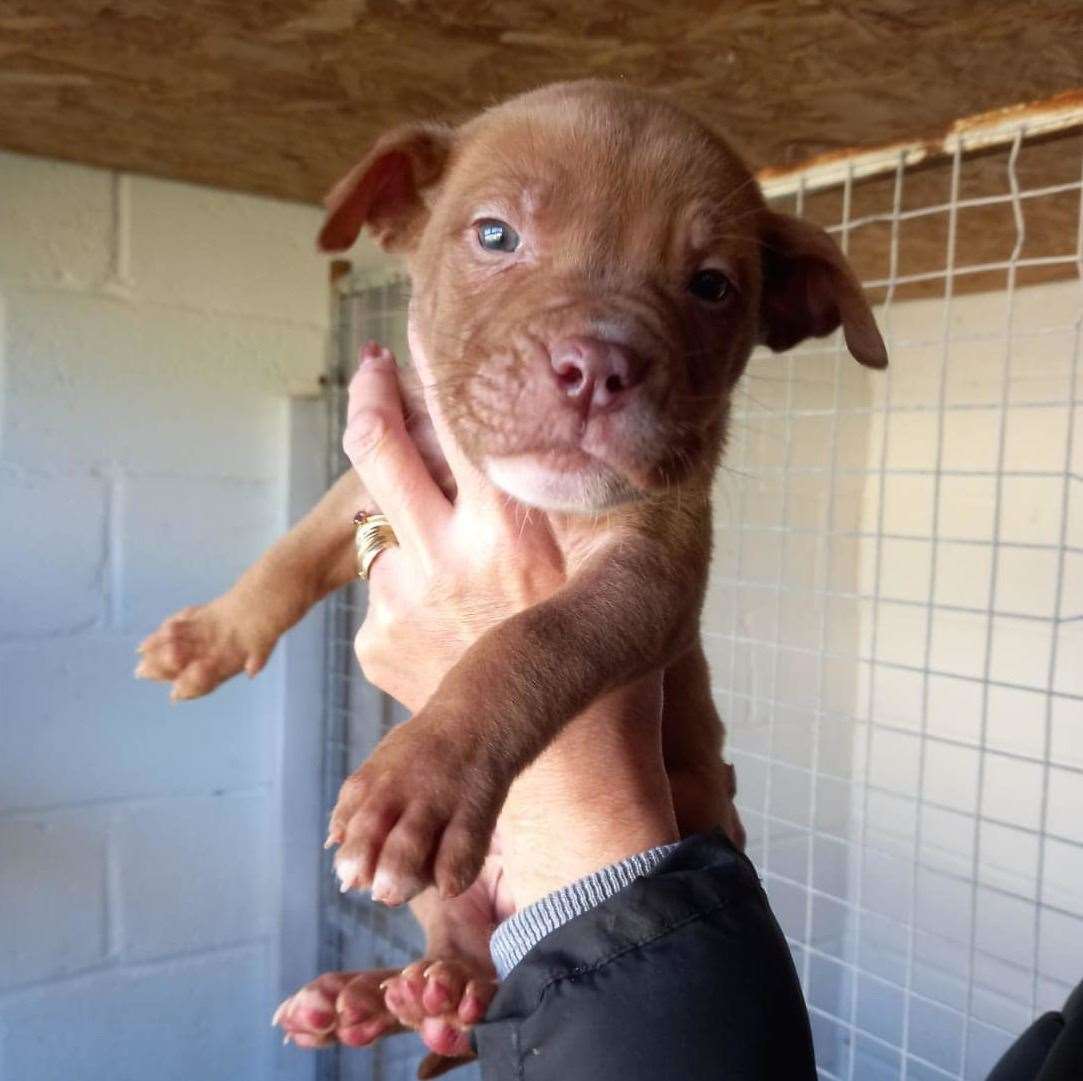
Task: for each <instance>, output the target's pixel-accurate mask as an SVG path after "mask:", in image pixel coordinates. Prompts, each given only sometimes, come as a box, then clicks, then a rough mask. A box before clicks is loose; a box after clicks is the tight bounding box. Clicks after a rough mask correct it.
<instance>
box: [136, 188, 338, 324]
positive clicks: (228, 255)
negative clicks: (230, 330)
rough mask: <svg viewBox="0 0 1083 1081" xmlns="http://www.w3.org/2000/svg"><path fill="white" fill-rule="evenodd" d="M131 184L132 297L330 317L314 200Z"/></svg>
mask: <svg viewBox="0 0 1083 1081" xmlns="http://www.w3.org/2000/svg"><path fill="white" fill-rule="evenodd" d="M128 192H129V198H130V200H131V206H130V211H131V218H130V220H131V238H130V249H131V254H130V264H129V265H130V272H131V279H132V285H133V289H134V295H135V297H136V298H137V300H138V301H144V300H146V301H153V302H156V303H160V304H174V305H179V306H181V307H187V308H198V309H201V310H203V311H207V312H227V313H230V314H234V315H244V316H249V317H255V318H258V319H273V320H281V321H291V322H296V323H308V324H311V325H315V326H319V327H326V326H327V325H328V321H329V318H330V289H329V285H328V277H327V274H328V259H327V257H326V256H324V255H321V254H319V253H318V252H317V250H316V234H317V233H318V232H319V229H320V225H321V223H322V221H323V211H322V210H321V209H320V208H319V207H315V206H306V205H303V204H301V203H287V202H281V201H279V200H276V199H265V198H259V197H257V196H253V195H242V194H240V193H238V192H227V191H219V190H216V189H215V188H206V187H200V186H197V185H193V184H182V183H177V182H175V181H170V180H159V179H156V178H153V177H142V176H133V177H130V178H128Z"/></svg>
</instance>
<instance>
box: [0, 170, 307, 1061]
mask: <svg viewBox="0 0 1083 1081" xmlns="http://www.w3.org/2000/svg"><path fill="white" fill-rule="evenodd" d="M319 220H320V214H319V211H318V210H317V209H316V208H312V207H303V206H298V205H291V204H287V203H280V202H275V201H272V200H268V199H260V198H253V197H247V196H243V195H235V194H227V193H223V192H218V191H213V190H210V189H205V188H197V187H193V186H189V185H184V184H176V183H169V182H165V181H161V180H153V179H147V178H141V177H132V176H125V175H118V174H115V173H111V172H108V171H103V170H97V169H88V168H82V167H79V166H75V165H70V164H64V163H58V162H50V161H44V160H39V159H34V158H29V157H23V156H19V155H15V154H0V395H2V397H0V403H2V413H0V425H2V426H0V710H2V712H0V1077H3V1078H4V1079H5V1081H51V1079H53V1078H57V1079H60V1078H64V1079H68V1078H72V1077H78V1078H79V1081H95V1079H98V1078H100V1079H103V1081H106V1079H107V1081H125V1079H132V1081H136V1079H138V1081H145V1079H146V1078H148V1077H154V1078H156V1079H158V1081H166V1079H177V1081H192V1079H193V1078H199V1079H200V1081H213V1079H216V1078H221V1079H223V1081H225V1079H229V1081H239V1079H243V1078H266V1077H268V1076H270V1073H271V1071H272V1068H278V1069H279V1070H280V1071H282V1074H283V1075H286V1074H291V1075H298V1074H297V1071H300V1074H303V1073H305V1072H306V1071H311V1068H312V1065H311V1063H312V1056H304V1055H302V1054H301V1053H300V1052H297V1051H294V1050H292V1049H290V1050H289V1051H286V1052H281V1051H280V1049H279V1050H276V1049H275V1048H276V1047H277V1040H276V1039H275V1037H274V1035H273V1033H272V1032H271V1029H270V1027H269V1024H268V1021H269V1017H270V1011H271V1007H272V1005H273V1003H274V1002H275V1001H276V999H277V997H278V995H279V994H280V990H281V988H280V986H279V984H280V983H281V982H282V981H283V980H285V979H286V978H287V974H286V973H285V970H286V969H290V972H289V973H288V978H294V976H295V975H296V974H297V973H298V972H299V971H301V970H302V969H303V967H304V966H303V964H302V963H301V962H300V961H298V960H297V958H293V959H292V961H290V962H288V963H287V962H285V961H284V960H283V957H282V955H281V952H280V949H279V936H280V929H281V927H282V926H283V922H282V921H283V913H284V912H285V913H290V914H291V915H290V918H291V919H293V920H294V921H295V922H296V921H300V923H301V924H303V923H304V922H305V920H306V919H309V922H310V916H311V903H310V901H309V900H308V899H309V898H310V897H311V891H312V889H314V882H312V881H311V879H312V875H313V874H314V870H313V868H314V867H315V862H314V861H315V858H316V853H317V852H318V844H319V838H318V834H317V828H316V827H315V826H312V833H313V837H312V839H311V840H312V846H311V847H312V855H311V856H310V857H308V863H306V864H305V865H303V866H298V865H297V864H296V863H295V862H294V861H293V859H292V858H291V857H290V856H289V855H287V856H286V858H285V859H284V858H283V850H284V848H285V847H287V845H288V844H293V846H294V848H295V849H296V851H298V852H301V851H306V850H307V846H306V845H305V843H304V840H305V839H304V838H300V839H299V838H298V837H297V836H296V834H295V835H294V836H293V837H292V838H290V837H288V836H287V835H288V834H289V833H290V829H289V826H290V823H291V822H292V821H293V820H294V819H296V818H297V817H298V816H302V817H303V816H304V815H306V814H307V815H308V816H309V820H312V812H313V810H314V808H313V807H312V806H307V807H306V806H292V807H287V808H284V807H283V805H282V804H283V784H284V783H285V782H284V777H283V774H282V770H281V767H280V762H281V760H282V757H283V753H282V747H283V742H284V741H292V742H293V744H296V743H297V741H298V739H300V740H301V742H304V740H305V738H306V737H305V732H304V731H302V732H300V733H298V732H295V731H294V732H290V731H285V730H284V722H283V717H284V713H285V702H286V699H285V695H284V691H283V679H282V675H283V672H282V669H283V666H284V664H285V663H286V662H287V660H288V658H283V657H282V656H281V655H279V656H276V658H275V660H274V661H273V662H272V665H271V668H270V669H269V670H268V672H267V673H265V674H264V675H263V676H262V677H261V678H260V679H259V680H258V681H256V682H255V683H252V684H249V683H247V682H243V683H241V682H238V683H235V684H231V685H230V686H228V687H227V688H225V689H223V690H221V691H219V692H218V693H217V694H215V695H213V696H212V697H210V698H208V699H206V700H203V701H200V702H196V703H190V704H185V705H183V706H179V707H175V708H174V707H171V706H170V705H169V703H168V701H167V696H166V692H165V690H164V689H163V688H162V687H161V686H159V685H151V684H146V683H140V682H137V681H135V680H134V679H132V678H131V671H132V668H133V665H134V662H135V655H134V652H133V650H134V647H135V645H136V643H137V642H138V641H139V639H140V638H141V637H142V636H143V635H145V634H146V633H148V632H149V631H150V630H152V629H153V628H154V627H155V626H156V625H157V623H158V622H159V621H160V620H161V619H162V618H163V617H164V616H165V615H167V614H169V613H170V612H172V611H173V610H175V609H176V608H178V607H179V606H181V605H184V604H186V603H191V602H194V601H199V600H203V599H207V598H209V597H211V596H213V595H215V594H216V593H217V592H219V591H221V590H222V589H223V588H224V587H225V586H226V585H227V584H228V583H229V582H230V581H231V579H232V578H233V577H234V576H235V575H236V574H237V573H238V572H239V571H240V570H241V569H242V568H243V567H244V566H245V565H246V564H247V563H248V562H249V561H250V560H251V559H252V558H253V557H254V556H255V555H256V554H257V553H258V552H259V551H260V550H261V549H262V548H263V547H264V546H266V545H267V544H268V543H269V542H270V541H271V540H272V539H273V538H274V537H275V536H276V535H277V534H278V533H279V532H280V531H281V530H282V529H283V528H284V527H285V525H286V523H287V520H288V517H289V516H290V515H293V514H295V513H296V512H297V510H299V509H300V508H299V507H298V506H296V505H294V506H291V505H290V500H289V492H288V487H289V480H290V477H289V449H290V437H291V432H294V431H295V430H296V429H297V425H298V416H297V414H296V410H297V409H301V410H302V411H303V408H304V407H303V406H292V407H291V404H290V397H289V396H290V394H291V393H294V392H299V393H311V392H313V391H314V390H315V388H316V380H317V378H318V375H319V373H320V371H321V370H322V368H323V365H324V358H325V350H326V348H327V341H328V289H327V274H326V267H325V265H324V260H323V259H321V258H319V257H318V256H317V255H316V254H315V251H314V245H313V238H314V236H315V233H316V230H317V227H318V224H319ZM301 421H302V423H301V427H302V428H304V427H305V425H306V424H307V429H306V430H307V431H308V432H309V434H308V437H307V438H308V449H310V450H311V449H312V448H315V447H318V446H319V443H320V439H319V436H318V434H317V435H315V436H314V435H313V434H312V432H313V428H312V424H311V423H310V422H311V417H308V418H307V419H306V418H304V417H302V418H301ZM321 449H322V448H321ZM306 464H309V463H306V462H301V463H300V465H301V466H302V467H303V466H304V465H306ZM319 466H320V467H321V469H322V461H321V462H320V463H319ZM321 469H317V470H313V469H312V468H311V467H310V468H309V469H308V474H309V475H308V478H307V480H306V482H305V483H306V484H307V486H308V487H309V488H311V487H312V485H313V484H314V483H317V481H316V480H315V477H316V476H318V474H319V472H320V471H321ZM294 497H295V498H294V503H296V502H297V500H296V492H294ZM316 682H317V683H318V681H316ZM310 686H311V681H310ZM312 699H313V700H311V701H309V702H308V703H307V708H308V714H307V724H309V725H311V726H312V730H313V731H315V730H316V729H318V726H319V712H318V710H319V701H318V695H313V696H312ZM305 705H306V703H304V702H295V703H294V705H293V707H292V713H294V714H297V715H298V716H300V715H302V714H303V713H304V707H305ZM307 746H308V752H305V753H308V754H309V761H308V767H312V765H313V759H312V740H311V739H308V743H307ZM298 757H301V758H303V754H302V752H300V751H298V750H297V748H296V746H293V747H292V748H291V751H290V760H291V761H292V760H294V759H296V758H298ZM309 795H310V797H311V792H310V793H309ZM310 802H311V800H310ZM284 819H285V821H286V826H284V825H283V820H284ZM305 828H306V830H307V829H308V828H309V827H307V826H306V827H305ZM313 963H314V962H313ZM291 1056H292V1058H291Z"/></svg>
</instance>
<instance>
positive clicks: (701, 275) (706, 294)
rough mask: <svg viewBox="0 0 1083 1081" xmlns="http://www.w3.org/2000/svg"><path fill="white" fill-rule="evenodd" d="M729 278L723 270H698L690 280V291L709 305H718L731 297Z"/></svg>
mask: <svg viewBox="0 0 1083 1081" xmlns="http://www.w3.org/2000/svg"><path fill="white" fill-rule="evenodd" d="M731 288H732V286H731V285H730V280H729V278H727V277H726V275H725V274H723V273H722V271H721V270H712V269H710V268H708V269H706V270H697V271H696V272H695V274H693V275H692V277H691V278H690V279H689V280H688V291H689V292H690V293H691V294H692V296H694V297H697V298H698V299H699V300H705V301H707V303H708V304H718V303H719V302H720V301H723V300H725V299H726V297H728V296H729V295H730V290H731Z"/></svg>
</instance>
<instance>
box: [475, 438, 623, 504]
mask: <svg viewBox="0 0 1083 1081" xmlns="http://www.w3.org/2000/svg"><path fill="white" fill-rule="evenodd" d="M485 472H486V474H487V476H488V477H489V479H490V480H491V481H492V482H493V484H495V485H496V486H497V487H498V488H499V489H501V491H504V492H507V494H508V495H510V496H511V497H512V498H513V499H517V500H519V502H520V503H525V504H526V505H527V506H529V507H537V508H538V509H539V510H550V511H564V512H568V513H572V514H596V513H599V512H601V511H604V510H608V509H609V508H610V507H616V506H619V505H620V504H621V503H629V502H631V501H632V500H635V499H641V498H642V496H643V493H642V492H640V491H637V490H636V489H635V488H633V487H632V486H631V485H630V484H629V483H628V482H627V481H626V480H625V479H624V478H623V477H622V476H620V474H619V473H617V472H615V471H614V470H613V469H611V468H610V467H609V466H607V465H605V464H604V463H603V462H600V461H598V459H597V458H592V457H591V456H590V455H589V454H586V453H584V452H583V451H581V450H559V451H543V452H540V453H538V452H535V453H532V454H508V455H500V456H494V457H491V458H488V459H486V462H485Z"/></svg>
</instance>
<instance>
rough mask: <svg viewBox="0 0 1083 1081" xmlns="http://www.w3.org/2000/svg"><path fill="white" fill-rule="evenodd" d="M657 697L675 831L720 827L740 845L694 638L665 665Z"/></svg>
mask: <svg viewBox="0 0 1083 1081" xmlns="http://www.w3.org/2000/svg"><path fill="white" fill-rule="evenodd" d="M663 696H664V697H663V706H662V755H663V758H664V760H665V764H666V774H667V776H668V777H669V786H670V789H671V791H672V793H673V810H674V812H675V814H676V816H677V828H678V829H679V830H680V833H681V836H682V837H687V836H688V835H689V834H693V833H704V832H706V831H707V830H711V829H714V828H715V827H717V826H721V827H722V828H723V829H724V830H725V831H726V833H727V834H728V836H729V838H730V840H731V841H732V842H733V843H734V845H736V846H737V848H739V849H743V848H744V844H745V830H744V826H743V825H742V824H741V819H740V817H739V816H738V814H737V808H736V807H735V806H734V803H733V799H734V796H735V795H736V784H735V781H734V772H733V766H731V765H730V764H729V763H728V762H725V761H724V760H723V758H722V743H723V739H724V736H725V728H724V726H723V724H722V720H721V718H720V717H719V716H718V710H717V709H716V708H715V704H714V701H713V700H712V698H711V674H710V670H709V668H708V666H707V659H706V657H704V655H703V646H702V644H701V643H700V642H699V641H698V640H697V642H696V644H695V645H694V646H693V647H692V648H691V649H689V650H688V651H687V652H686V653H684V654H682V655H681V656H680V657H678V658H677V660H675V661H674V662H673V663H672V664H670V665H669V666H668V667H667V668H666V673H665V678H664V681H663Z"/></svg>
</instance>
